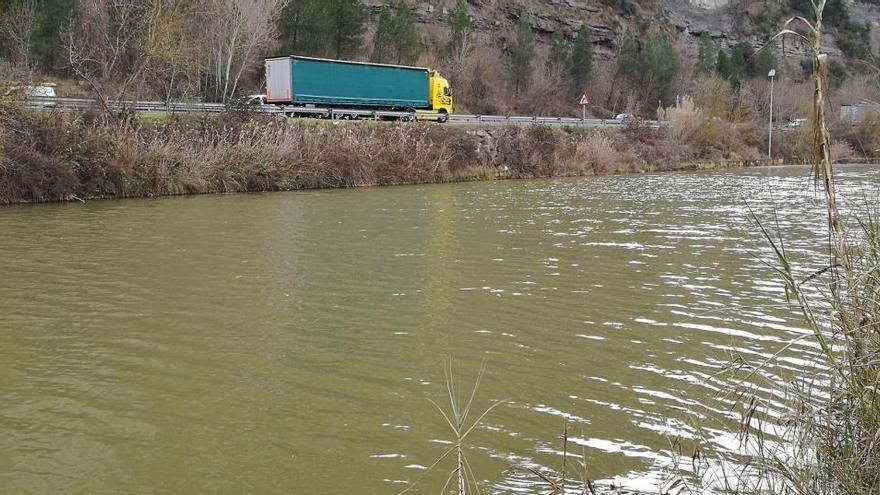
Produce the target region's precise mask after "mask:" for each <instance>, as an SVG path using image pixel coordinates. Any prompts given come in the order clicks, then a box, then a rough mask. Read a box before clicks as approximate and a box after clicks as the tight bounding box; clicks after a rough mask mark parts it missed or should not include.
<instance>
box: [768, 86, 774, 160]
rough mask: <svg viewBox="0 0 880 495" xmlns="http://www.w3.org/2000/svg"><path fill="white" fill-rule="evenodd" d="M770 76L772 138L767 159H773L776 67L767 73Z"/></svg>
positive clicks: (769, 140) (769, 141)
mask: <svg viewBox="0 0 880 495" xmlns="http://www.w3.org/2000/svg"><path fill="white" fill-rule="evenodd" d="M767 77H769V78H770V138H769V139H768V140H767V159H768V160H772V159H773V78H774V77H776V69H770V73H768V74H767Z"/></svg>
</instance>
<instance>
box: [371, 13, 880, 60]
mask: <svg viewBox="0 0 880 495" xmlns="http://www.w3.org/2000/svg"><path fill="white" fill-rule="evenodd" d="M363 1H364V3H365V4H367V5H369V6H370V7H371V9H372V19H373V21H374V22H375V20H376V19H378V16H379V12H380V10H381V8H382V5H384V4H386V3H388V1H389V0H363ZM467 3H468V10H469V12H470V15H471V17H472V19H473V20H474V26H475V31H476V34H477V37H478V38H480V39H481V40H482V41H483V42H486V43H494V44H496V45H498V46H499V47H501V48H502V49H506V48H508V47H509V46H510V44H511V42H512V40H513V32H514V24H515V23H516V20H517V19H518V18H519V13H520V11H521V9H525V10H526V11H527V12H528V14H529V17H530V19H531V24H532V29H533V30H534V32H535V34H536V36H537V40H538V47H539V50H540V49H544V50H546V48H547V47H548V46H549V43H550V39H551V37H552V36H553V35H554V33H556V32H560V31H561V32H562V33H563V34H564V35H565V36H567V37H569V38H571V37H573V36H574V35H575V33H576V32H577V31H578V29H579V28H580V27H581V25H582V24H583V23H587V24H589V26H590V31H591V33H592V38H593V43H594V46H595V51H596V55H597V58H598V59H600V60H602V59H605V60H609V59H611V58H613V56H614V52H615V49H616V47H617V44H618V41H619V39H620V36H621V34H622V33H624V32H626V31H629V32H643V31H645V30H646V29H648V28H651V29H661V30H663V31H665V32H667V33H669V34H671V35H673V36H674V37H675V38H676V41H677V43H679V44H680V46H682V47H684V49H685V50H686V51H688V52H689V53H692V54H694V55H695V54H696V52H697V46H698V38H699V36H700V35H702V34H703V33H708V34H709V35H710V36H711V37H712V38H713V39H714V40H715V42H716V44H718V45H719V46H720V47H723V48H728V47H730V46H733V45H735V44H737V43H741V42H746V43H750V44H752V45H753V46H755V47H759V46H761V45H763V44H764V43H765V42H766V41H767V39H766V38H767V36H766V35H755V34H750V31H754V30H750V29H747V28H746V29H744V28H743V19H747V21H746V22H752V23H755V22H758V21H760V20H761V15H760V12H761V10H760V9H762V8H766V6H767V5H768V3H767V2H766V0H737V1H735V2H734V1H733V0H517V1H513V0H467ZM774 3H776V4H778V3H779V2H770V5H773V4H774ZM410 4H411V5H412V7H413V12H414V14H415V17H416V20H417V22H419V24H420V25H421V27H422V30H423V33H426V35H427V36H428V37H436V38H438V39H443V38H445V35H446V33H447V32H448V15H449V11H450V10H451V9H452V8H453V7H454V5H455V0H410ZM850 8H851V9H852V10H853V12H854V13H858V12H863V11H866V10H867V11H872V12H873V11H874V10H875V9H874V7H871V6H869V4H865V3H862V2H860V1H855V2H853V4H852V5H851V7H850ZM773 28H775V26H773ZM789 45H791V44H789ZM780 46H781V45H780ZM827 46H828V49H829V50H828V51H829V53H831V54H832V56H833V55H835V54H837V53H839V51H838V50H837V49H836V48H835V47H834V45H833V41H832V40H830V39H829V43H828V45H827ZM787 51H789V52H790V51H791V50H790V46H789V47H787Z"/></svg>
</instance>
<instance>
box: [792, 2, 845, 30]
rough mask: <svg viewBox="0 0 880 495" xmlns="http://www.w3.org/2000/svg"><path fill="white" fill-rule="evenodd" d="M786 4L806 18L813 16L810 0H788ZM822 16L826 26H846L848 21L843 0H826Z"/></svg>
mask: <svg viewBox="0 0 880 495" xmlns="http://www.w3.org/2000/svg"><path fill="white" fill-rule="evenodd" d="M788 5H789V6H790V7H791V8H792V9H793V10H795V11H796V12H797V13H799V14H801V15H802V16H804V17H806V18H807V19H812V18H813V5H812V0H788ZM822 17H823V19H822V20H823V22H824V23H825V24H826V25H828V26H833V27H844V26H846V24H847V23H848V22H849V10H847V8H846V2H845V0H828V1H827V3H826V4H825V12H824V14H823V16H822Z"/></svg>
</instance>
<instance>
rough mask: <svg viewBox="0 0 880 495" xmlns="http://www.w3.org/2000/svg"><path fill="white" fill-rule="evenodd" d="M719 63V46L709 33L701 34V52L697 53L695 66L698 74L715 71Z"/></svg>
mask: <svg viewBox="0 0 880 495" xmlns="http://www.w3.org/2000/svg"><path fill="white" fill-rule="evenodd" d="M717 63H718V48H716V47H715V42H714V41H712V37H711V36H709V33H703V34H701V35H700V53H699V54H698V55H697V63H696V65H695V66H694V70H696V72H697V74H711V73H712V72H714V71H715V66H716V64H717Z"/></svg>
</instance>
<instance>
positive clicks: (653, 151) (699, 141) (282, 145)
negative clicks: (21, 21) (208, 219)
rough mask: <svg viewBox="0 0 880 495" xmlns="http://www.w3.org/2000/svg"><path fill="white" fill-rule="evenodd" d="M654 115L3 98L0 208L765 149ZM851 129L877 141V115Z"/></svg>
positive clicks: (748, 129)
mask: <svg viewBox="0 0 880 495" xmlns="http://www.w3.org/2000/svg"><path fill="white" fill-rule="evenodd" d="M664 117H665V118H666V119H668V120H669V126H668V127H665V128H662V129H652V128H647V127H644V126H641V125H639V124H638V123H633V124H631V125H628V126H626V127H624V128H621V129H574V128H558V127H547V126H507V127H496V128H486V129H474V128H471V127H458V126H441V125H437V124H424V123H403V124H400V123H336V124H332V123H326V122H324V121H303V120H295V121H291V120H283V119H282V120H279V119H276V118H271V117H263V116H259V115H255V114H251V113H226V114H222V115H219V116H202V117H193V116H186V117H171V118H167V119H163V120H139V119H136V118H128V119H119V118H108V117H106V116H104V115H99V114H93V113H40V112H29V111H25V110H21V109H20V107H17V106H15V105H14V104H6V105H5V106H0V123H2V126H0V204H12V203H28V202H46V201H65V200H77V199H81V200H85V199H94V198H107V197H116V198H133V197H155V196H165V195H179V194H207V193H229V192H247V191H288V190H297V189H315V188H335V187H360V186H375V185H396V184H420V183H435V182H452V181H468V180H481V179H495V178H531V177H557V176H576V175H600V174H614V173H627V172H643V171H661V170H680V169H687V168H693V166H694V164H696V163H700V162H721V163H724V162H731V163H735V164H741V163H743V162H754V161H760V160H762V159H763V158H764V157H765V156H766V132H765V130H764V129H761V128H759V127H757V126H752V125H733V124H728V123H725V122H721V121H717V120H715V119H712V118H710V117H707V116H706V115H705V114H703V113H702V112H701V111H700V110H699V109H698V108H696V107H695V106H694V105H693V103H692V102H691V101H690V100H687V99H685V100H684V101H683V102H682V103H680V104H679V105H678V106H676V107H672V108H669V109H667V110H666V111H665V115H664ZM837 135H841V134H837ZM848 135H849V136H850V138H851V140H852V141H854V142H856V141H858V142H864V141H865V140H875V141H878V142H880V119H873V120H869V121H866V123H864V124H863V125H862V126H860V127H857V128H853V129H851V130H850V132H849V134H848ZM834 152H835V154H836V155H837V157H838V158H839V159H847V158H849V157H851V156H853V155H854V154H856V152H854V151H853V146H852V144H850V142H848V141H845V140H842V141H839V142H837V143H836V144H835V145H834ZM774 153H775V156H776V157H777V158H779V159H784V161H787V162H803V161H805V160H806V159H807V158H808V157H809V153H810V134H809V132H808V131H807V130H806V129H803V130H801V129H794V130H790V131H788V132H786V133H785V135H784V138H778V139H775V140H774Z"/></svg>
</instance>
